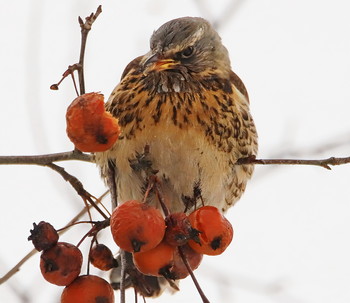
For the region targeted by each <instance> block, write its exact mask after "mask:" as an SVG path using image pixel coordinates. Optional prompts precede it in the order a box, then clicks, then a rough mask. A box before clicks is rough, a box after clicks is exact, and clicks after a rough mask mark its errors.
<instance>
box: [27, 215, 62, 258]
mask: <svg viewBox="0 0 350 303" xmlns="http://www.w3.org/2000/svg"><path fill="white" fill-rule="evenodd" d="M28 241H32V243H33V245H34V247H35V249H36V250H37V251H42V250H45V249H49V248H51V247H52V246H54V245H55V244H56V243H57V241H58V233H57V231H56V229H55V228H54V227H53V226H52V225H51V224H50V223H47V222H44V221H41V222H39V224H35V223H33V229H31V230H30V236H29V237H28Z"/></svg>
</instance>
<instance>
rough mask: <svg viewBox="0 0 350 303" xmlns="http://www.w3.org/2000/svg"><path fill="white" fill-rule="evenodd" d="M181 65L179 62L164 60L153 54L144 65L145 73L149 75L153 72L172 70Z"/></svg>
mask: <svg viewBox="0 0 350 303" xmlns="http://www.w3.org/2000/svg"><path fill="white" fill-rule="evenodd" d="M177 65H179V62H178V61H175V60H173V59H165V58H164V59H163V58H161V57H160V55H158V54H151V55H150V56H149V57H147V58H146V59H145V61H144V63H143V66H144V68H145V69H144V73H145V74H148V73H149V72H152V71H162V70H167V69H172V68H174V67H175V66H177Z"/></svg>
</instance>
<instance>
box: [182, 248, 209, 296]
mask: <svg viewBox="0 0 350 303" xmlns="http://www.w3.org/2000/svg"><path fill="white" fill-rule="evenodd" d="M177 249H178V251H179V255H180V257H181V259H182V261H183V262H184V264H185V266H186V268H187V270H188V273H189V274H190V276H191V278H192V281H193V283H194V285H195V286H196V288H197V291H198V293H199V295H200V296H201V298H202V301H203V303H210V301H209V300H208V298H207V297H206V296H205V294H204V292H203V290H202V288H201V287H200V285H199V283H198V281H197V278H196V276H195V275H194V273H193V271H192V269H191V267H190V265H189V263H188V261H187V259H186V256H185V254H184V252H183V249H182V247H181V246H179V247H178V248H177Z"/></svg>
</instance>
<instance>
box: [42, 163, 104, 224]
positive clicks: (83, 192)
mask: <svg viewBox="0 0 350 303" xmlns="http://www.w3.org/2000/svg"><path fill="white" fill-rule="evenodd" d="M45 166H47V167H50V168H51V169H53V170H54V171H56V172H58V173H59V174H60V175H61V176H62V177H63V179H64V180H66V181H67V182H69V183H70V185H72V187H73V188H74V189H75V191H76V192H77V194H78V195H79V196H80V197H81V198H82V199H83V200H84V202H85V201H88V202H89V203H90V204H91V205H92V206H93V207H94V208H95V209H96V210H97V211H98V212H99V213H100V214H101V216H102V217H103V218H105V219H108V216H107V215H106V214H105V213H104V212H103V211H102V210H101V209H100V208H99V207H98V205H97V204H96V203H95V201H94V200H93V199H92V198H94V199H96V198H95V197H94V196H93V195H91V194H90V193H89V192H87V191H86V190H85V188H84V186H83V184H82V183H81V182H80V181H79V180H78V178H76V177H74V176H73V175H71V174H69V173H67V172H66V170H65V169H64V168H63V167H61V166H58V165H56V164H54V163H48V164H46V165H45ZM96 200H97V199H96Z"/></svg>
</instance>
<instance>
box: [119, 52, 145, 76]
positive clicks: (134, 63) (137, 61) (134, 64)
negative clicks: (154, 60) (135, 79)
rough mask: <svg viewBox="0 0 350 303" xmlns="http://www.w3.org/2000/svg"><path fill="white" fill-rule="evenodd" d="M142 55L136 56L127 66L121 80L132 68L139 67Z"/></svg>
mask: <svg viewBox="0 0 350 303" xmlns="http://www.w3.org/2000/svg"><path fill="white" fill-rule="evenodd" d="M142 57H143V56H139V57H137V58H135V59H134V60H132V61H131V62H130V63H129V64H128V65H127V66H126V67H125V69H124V71H123V73H122V76H121V78H120V80H122V79H123V78H124V77H125V76H126V75H127V73H128V72H130V71H131V70H132V69H135V70H137V69H138V67H139V66H140V62H141V59H142Z"/></svg>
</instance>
